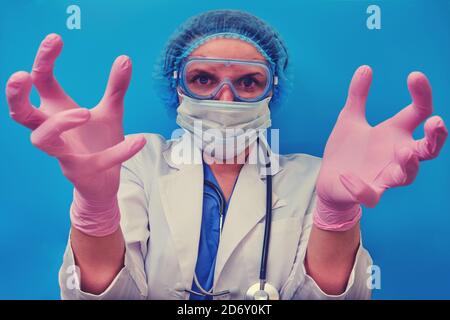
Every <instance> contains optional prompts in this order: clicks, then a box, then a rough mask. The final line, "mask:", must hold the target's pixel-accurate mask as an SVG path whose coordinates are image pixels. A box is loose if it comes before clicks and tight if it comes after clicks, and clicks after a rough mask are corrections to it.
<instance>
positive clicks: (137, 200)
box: [59, 134, 372, 299]
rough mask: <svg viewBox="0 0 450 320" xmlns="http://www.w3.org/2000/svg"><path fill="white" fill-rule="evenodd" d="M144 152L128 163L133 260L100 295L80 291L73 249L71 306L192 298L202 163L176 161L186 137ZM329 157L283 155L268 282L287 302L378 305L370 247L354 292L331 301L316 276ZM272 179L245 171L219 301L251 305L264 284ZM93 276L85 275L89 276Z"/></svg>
mask: <svg viewBox="0 0 450 320" xmlns="http://www.w3.org/2000/svg"><path fill="white" fill-rule="evenodd" d="M146 138H147V144H146V146H145V147H144V149H143V150H142V151H140V152H139V153H138V154H137V155H135V156H134V157H133V158H131V159H130V160H128V161H126V162H125V163H124V164H123V165H122V171H121V183H120V188H119V195H118V197H119V207H120V212H121V228H122V231H123V234H124V237H125V241H126V253H125V263H124V267H123V268H122V270H121V271H120V272H119V273H118V274H117V276H116V278H115V279H114V280H113V282H112V283H111V284H110V286H109V287H108V288H107V289H106V290H105V291H104V292H103V293H101V294H99V295H93V294H89V293H86V292H83V291H81V290H80V289H77V288H76V286H74V285H73V284H74V273H73V270H74V258H73V252H72V249H71V246H70V241H69V243H68V245H67V249H66V252H65V254H64V259H63V264H62V267H61V269H60V273H59V282H60V287H61V297H62V298H63V299H189V293H187V292H185V291H184V289H185V288H189V289H190V288H191V285H192V279H193V274H194V269H195V265H196V261H197V253H198V243H199V236H200V225H201V217H202V197H203V169H202V165H201V164H176V163H174V162H173V161H172V160H171V156H170V155H171V150H172V148H173V147H174V146H175V145H177V144H178V143H180V140H179V139H178V140H165V139H164V138H163V137H161V136H159V135H155V134H146ZM320 163H321V162H320V158H317V157H313V156H310V155H306V154H291V155H285V156H280V157H279V164H280V165H279V169H278V170H276V171H277V172H274V173H273V205H272V210H273V218H272V231H271V236H270V251H269V260H268V269H267V270H268V271H267V272H268V273H267V277H268V282H270V283H271V284H273V285H274V286H275V287H276V288H277V289H278V290H279V292H280V298H281V299H344V298H346V299H369V298H370V296H371V291H370V289H369V288H368V285H367V283H368V278H369V276H370V275H369V273H368V268H369V266H371V265H372V260H371V258H370V255H369V254H368V252H367V251H366V250H365V249H364V248H363V246H362V244H360V246H359V249H358V252H357V255H356V259H355V263H354V266H353V270H352V272H351V275H350V278H349V281H348V284H347V288H346V290H345V292H344V293H342V294H341V295H338V296H332V295H327V294H325V293H324V292H323V291H322V290H321V289H320V288H319V287H318V285H317V284H316V283H315V281H314V280H313V279H312V278H311V277H310V276H309V275H307V274H306V272H305V267H304V258H305V252H306V247H307V243H308V238H309V234H310V230H311V226H312V211H313V207H314V204H315V192H314V186H315V182H316V178H317V174H318V171H319V167H320ZM264 180H265V177H264V175H261V174H260V172H259V170H258V166H257V165H253V164H245V165H244V166H243V168H242V169H241V172H240V174H239V177H238V180H237V182H236V185H235V188H234V191H233V195H232V198H231V201H230V204H229V207H228V211H227V216H226V219H225V223H224V227H223V232H222V238H221V240H220V244H219V249H218V253H217V260H216V267H215V273H214V288H215V291H221V290H226V289H229V290H231V293H230V294H227V295H225V296H221V297H217V298H216V299H243V298H244V295H245V293H246V291H247V289H248V288H249V287H250V286H251V285H253V284H254V283H256V282H258V276H259V269H260V259H261V248H262V242H263V233H264V216H265V199H266V196H265V193H266V187H265V182H264ZM82 276H83V275H81V277H82Z"/></svg>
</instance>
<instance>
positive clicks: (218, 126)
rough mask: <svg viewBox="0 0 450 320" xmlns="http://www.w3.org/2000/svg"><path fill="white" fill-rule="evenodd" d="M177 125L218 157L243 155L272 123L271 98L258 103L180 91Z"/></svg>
mask: <svg viewBox="0 0 450 320" xmlns="http://www.w3.org/2000/svg"><path fill="white" fill-rule="evenodd" d="M178 94H179V95H180V97H181V99H182V101H181V103H180V105H179V107H178V108H177V112H178V115H177V120H176V122H177V124H178V125H179V126H180V127H181V128H183V129H184V130H186V131H188V132H189V133H191V134H192V135H193V136H194V143H196V144H197V146H198V147H199V148H201V149H202V150H203V152H204V153H205V154H206V155H208V156H210V157H212V158H214V159H217V160H226V159H231V158H233V157H236V156H237V155H239V154H241V153H242V152H243V151H244V150H245V149H246V148H247V147H248V146H250V145H251V144H252V143H253V142H255V141H256V139H257V137H258V135H259V134H262V132H263V131H264V130H265V129H267V128H269V127H270V126H271V120H270V110H269V101H270V97H268V98H266V99H264V100H261V101H258V102H229V101H220V100H197V99H193V98H190V97H188V96H185V95H183V94H182V93H180V92H179V93H178Z"/></svg>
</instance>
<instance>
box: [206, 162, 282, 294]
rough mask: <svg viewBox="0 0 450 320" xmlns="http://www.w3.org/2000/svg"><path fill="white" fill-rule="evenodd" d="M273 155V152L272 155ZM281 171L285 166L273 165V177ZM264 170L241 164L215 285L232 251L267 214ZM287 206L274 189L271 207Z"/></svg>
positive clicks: (217, 267) (222, 243)
mask: <svg viewBox="0 0 450 320" xmlns="http://www.w3.org/2000/svg"><path fill="white" fill-rule="evenodd" d="M274 156H275V155H272V157H274ZM272 163H273V161H272ZM281 171H283V168H281V167H279V166H278V165H277V166H276V167H273V171H272V176H275V175H276V174H278V173H279V172H281ZM262 172H263V170H261V167H260V166H259V165H256V164H248V163H247V164H245V165H244V166H243V167H242V169H241V172H240V174H239V176H238V180H237V182H236V185H235V187H234V190H233V194H232V196H231V199H230V203H229V205H228V210H227V214H226V218H225V223H224V227H223V231H222V238H221V239H220V243H219V250H218V253H217V259H216V267H215V271H214V287H215V286H216V284H217V282H218V281H219V280H220V275H221V273H222V271H223V270H224V268H225V264H226V263H227V261H228V260H229V259H230V257H231V255H232V254H233V251H234V250H235V249H236V247H237V246H238V245H239V243H240V242H241V241H242V240H243V239H244V238H245V236H246V235H247V234H248V233H249V232H250V231H251V230H252V229H253V228H254V227H255V226H256V225H257V224H258V223H259V222H260V221H262V220H263V219H264V217H265V214H266V183H265V180H266V176H265V174H262ZM285 205H287V202H286V200H285V199H284V198H280V197H279V196H278V195H277V194H276V193H275V191H273V190H272V210H273V209H276V208H280V207H283V206H285ZM261 246H262V243H261ZM261 248H262V247H261ZM257 250H259V249H257Z"/></svg>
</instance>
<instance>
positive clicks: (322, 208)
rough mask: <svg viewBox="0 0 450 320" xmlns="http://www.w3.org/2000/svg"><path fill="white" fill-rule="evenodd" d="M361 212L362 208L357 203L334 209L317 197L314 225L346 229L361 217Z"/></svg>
mask: <svg viewBox="0 0 450 320" xmlns="http://www.w3.org/2000/svg"><path fill="white" fill-rule="evenodd" d="M361 214H362V210H361V206H360V205H359V204H355V205H354V206H352V207H350V208H348V209H344V210H336V209H334V208H330V207H329V206H327V205H326V204H325V203H324V202H323V201H322V200H320V199H319V198H317V202H316V209H315V210H314V216H313V221H314V224H315V225H316V227H317V228H319V229H322V230H328V231H347V230H350V229H351V228H352V227H353V226H354V225H355V224H356V223H357V222H358V221H359V220H360V219H361Z"/></svg>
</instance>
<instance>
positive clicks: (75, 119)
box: [31, 108, 91, 156]
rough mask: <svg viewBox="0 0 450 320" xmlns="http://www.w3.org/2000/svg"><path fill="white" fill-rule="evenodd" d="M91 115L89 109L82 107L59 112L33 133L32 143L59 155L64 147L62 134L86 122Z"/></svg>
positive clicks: (54, 154) (51, 153)
mask: <svg viewBox="0 0 450 320" xmlns="http://www.w3.org/2000/svg"><path fill="white" fill-rule="evenodd" d="M90 115H91V114H90V112H89V110H88V109H81V108H78V109H70V110H66V111H62V112H58V113H56V114H54V115H53V116H51V117H50V118H48V119H47V120H46V121H45V122H44V123H43V124H42V125H41V126H39V127H38V128H37V129H36V130H34V131H33V132H32V133H31V143H32V144H33V145H34V146H35V147H37V148H39V149H41V150H43V151H45V152H46V153H48V154H50V155H52V156H58V153H59V152H62V151H63V147H64V141H63V140H62V139H61V134H62V133H63V132H65V131H67V130H70V129H73V128H75V127H78V126H80V125H82V124H84V123H86V122H87V121H88V120H89V118H90Z"/></svg>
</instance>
